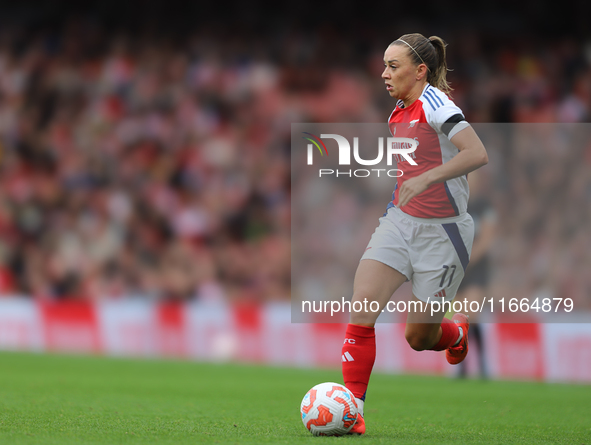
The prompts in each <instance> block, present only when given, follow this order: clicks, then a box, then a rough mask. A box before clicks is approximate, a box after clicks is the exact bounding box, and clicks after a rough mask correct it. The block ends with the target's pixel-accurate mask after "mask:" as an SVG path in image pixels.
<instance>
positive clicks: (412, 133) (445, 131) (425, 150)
mask: <svg viewBox="0 0 591 445" xmlns="http://www.w3.org/2000/svg"><path fill="white" fill-rule="evenodd" d="M388 126H389V127H390V132H391V133H392V135H393V136H395V137H407V138H412V139H415V140H416V141H417V143H418V146H417V149H416V150H415V152H414V153H412V154H411V155H410V156H411V157H413V158H414V161H415V162H416V163H417V165H411V164H410V163H409V162H408V161H407V160H405V159H404V158H402V157H397V161H398V162H397V167H396V168H398V169H399V170H401V171H402V172H403V175H402V176H400V177H399V178H398V182H397V184H396V188H395V189H394V193H393V194H392V202H391V203H390V205H389V207H391V206H392V205H398V192H399V190H400V187H401V186H402V184H404V181H406V180H407V179H409V178H414V177H415V176H418V175H420V174H421V173H424V172H426V171H427V170H431V169H432V168H435V167H437V166H439V165H442V164H444V163H445V162H447V161H449V160H450V159H451V158H453V157H454V156H455V155H456V154H457V153H458V152H459V151H458V149H457V147H456V146H455V145H453V144H452V143H451V142H450V139H451V138H452V137H453V136H454V135H455V134H456V133H458V132H459V131H460V130H462V129H464V128H466V127H467V126H468V123H467V122H466V121H465V119H464V116H463V114H462V111H461V110H460V109H459V108H458V107H457V106H456V105H455V104H454V103H453V102H452V101H451V100H450V99H449V98H448V97H447V96H446V95H445V93H443V92H442V91H441V90H439V89H437V88H435V87H433V86H431V85H430V84H427V85H426V86H425V88H424V89H423V92H422V94H421V96H420V97H419V98H418V99H417V100H416V101H415V102H413V103H412V104H411V105H410V106H409V107H407V108H405V107H404V104H403V102H402V101H401V100H399V101H398V102H397V104H396V108H395V109H394V111H393V112H392V114H391V115H390V119H389V120H388ZM467 206H468V181H467V179H466V177H465V176H461V177H458V178H453V179H449V180H447V181H445V182H441V183H438V184H433V185H431V186H430V187H429V188H428V189H427V190H425V191H424V192H423V193H421V194H420V195H418V196H415V197H414V198H413V199H411V200H410V202H409V203H408V204H407V205H405V206H404V207H403V208H401V210H402V211H403V212H405V213H407V214H409V215H411V216H416V217H418V218H447V217H451V216H457V215H461V214H463V213H465V212H466V208H467Z"/></svg>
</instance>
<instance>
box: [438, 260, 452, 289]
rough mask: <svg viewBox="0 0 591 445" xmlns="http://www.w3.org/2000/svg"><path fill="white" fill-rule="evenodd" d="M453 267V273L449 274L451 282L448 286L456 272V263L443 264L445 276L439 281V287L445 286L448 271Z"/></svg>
mask: <svg viewBox="0 0 591 445" xmlns="http://www.w3.org/2000/svg"><path fill="white" fill-rule="evenodd" d="M450 269H451V275H450V276H449V282H448V283H447V287H449V286H451V282H452V281H453V279H454V273H456V265H455V264H452V265H451V267H450V266H448V265H447V264H444V265H443V276H442V277H441V281H440V282H439V287H443V283H445V277H446V276H447V272H449V270H450Z"/></svg>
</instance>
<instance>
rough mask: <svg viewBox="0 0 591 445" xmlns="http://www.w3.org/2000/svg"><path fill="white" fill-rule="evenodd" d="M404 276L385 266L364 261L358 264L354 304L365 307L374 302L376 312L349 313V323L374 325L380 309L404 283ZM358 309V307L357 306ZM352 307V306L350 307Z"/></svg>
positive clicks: (369, 260) (378, 262)
mask: <svg viewBox="0 0 591 445" xmlns="http://www.w3.org/2000/svg"><path fill="white" fill-rule="evenodd" d="M405 281H407V278H406V276H405V275H403V274H402V273H400V272H399V271H397V270H396V269H394V268H392V267H390V266H387V265H386V264H384V263H382V262H380V261H376V260H371V259H364V260H361V261H360V262H359V266H358V267H357V272H356V273H355V281H354V283H353V299H352V300H351V302H352V304H354V303H355V302H361V303H364V302H365V301H366V302H367V304H362V307H366V306H367V305H369V303H371V302H373V301H376V302H378V305H379V310H378V311H375V312H373V311H367V312H366V311H354V310H352V311H351V322H352V323H355V324H371V323H375V321H376V319H377V317H378V316H379V314H380V313H381V311H382V309H384V307H385V306H386V304H387V303H388V301H389V300H390V297H391V296H392V294H393V293H394V292H395V291H396V290H397V289H398V288H399V287H400V286H401V285H402V284H403V283H404V282H405ZM357 306H358V307H359V305H357ZM352 307H354V306H352Z"/></svg>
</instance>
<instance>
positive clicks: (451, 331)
mask: <svg viewBox="0 0 591 445" xmlns="http://www.w3.org/2000/svg"><path fill="white" fill-rule="evenodd" d="M459 336H460V330H459V328H458V325H457V324H455V323H454V322H453V321H451V320H450V319H449V318H443V321H442V322H441V338H440V339H439V342H438V343H437V344H436V345H435V346H433V347H432V348H431V351H443V350H445V349H447V348H449V347H450V346H453V344H454V343H455V342H457V341H458V337H459ZM345 386H347V385H345Z"/></svg>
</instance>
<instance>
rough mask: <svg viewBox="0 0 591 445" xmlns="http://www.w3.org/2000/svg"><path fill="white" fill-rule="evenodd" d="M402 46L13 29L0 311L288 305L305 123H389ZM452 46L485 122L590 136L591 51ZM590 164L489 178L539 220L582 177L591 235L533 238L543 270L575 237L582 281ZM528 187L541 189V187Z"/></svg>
mask: <svg viewBox="0 0 591 445" xmlns="http://www.w3.org/2000/svg"><path fill="white" fill-rule="evenodd" d="M398 34H400V33H398V32H396V31H392V34H391V35H389V36H388V37H386V40H384V39H383V38H382V37H383V36H379V37H380V38H374V39H373V40H369V42H370V43H368V44H366V45H364V46H363V47H362V48H359V46H356V45H355V43H356V42H355V36H354V35H350V34H348V35H345V34H344V33H336V32H335V31H334V30H331V29H328V30H325V32H318V33H316V34H310V33H309V32H308V31H307V30H303V29H302V30H298V29H297V28H291V29H289V30H287V31H283V32H281V33H280V34H278V35H277V37H276V38H275V36H268V37H269V38H266V37H265V36H262V37H261V36H256V35H246V36H242V35H227V34H223V35H218V34H216V31H215V29H213V28H211V27H210V28H203V29H200V28H199V27H198V28H197V30H196V31H194V32H193V33H190V34H189V35H187V36H184V37H183V38H182V39H177V38H170V37H169V36H167V35H161V34H142V35H134V34H133V33H126V32H113V31H112V30H107V29H105V28H102V27H101V26H100V25H98V24H92V25H89V24H88V23H85V22H76V21H73V22H71V23H68V24H67V25H65V26H64V27H63V29H61V30H60V32H59V33H55V32H36V33H27V32H26V30H23V29H21V28H14V29H11V28H4V29H3V31H2V32H0V143H1V146H0V150H1V164H0V294H1V295H14V294H22V295H31V296H33V297H34V298H39V299H62V298H74V299H104V298H122V297H129V296H137V297H141V298H152V299H175V300H190V299H202V300H216V299H230V300H234V299H254V300H262V301H268V300H288V299H289V298H290V292H291V290H290V221H291V209H290V203H291V201H290V200H291V196H290V195H291V185H290V124H291V123H292V122H383V121H385V120H386V119H387V117H388V115H389V113H390V111H391V109H392V107H393V106H394V102H393V101H392V100H391V98H390V97H389V96H388V95H387V93H386V91H385V89H384V88H383V82H382V81H381V79H380V74H381V71H382V69H383V61H382V55H383V50H384V49H385V47H386V46H387V45H388V44H389V43H390V41H391V40H394V39H395V38H396V37H397V36H398ZM442 37H443V38H444V39H446V40H447V41H448V43H449V47H448V51H449V66H450V67H451V68H453V69H454V71H453V72H450V75H449V79H450V80H451V83H452V87H453V88H454V89H455V90H454V92H453V97H454V100H455V101H456V103H457V104H458V105H459V106H460V107H461V108H462V109H463V110H464V111H465V113H466V117H467V118H468V120H469V121H471V122H475V123H476V122H517V123H523V122H568V123H570V122H588V121H589V119H590V117H591V42H584V41H577V40H573V39H566V38H565V39H563V40H558V41H556V42H554V43H552V44H548V45H545V46H539V45H538V46H532V45H531V44H530V42H529V41H528V40H527V39H524V41H523V42H513V44H511V45H508V44H504V45H503V44H499V46H496V47H495V46H493V47H491V46H490V42H487V41H481V40H479V36H478V35H477V34H474V33H473V34H466V33H465V32H456V33H454V31H453V30H450V32H449V33H448V34H443V33H442ZM590 153H591V148H589V149H588V150H587V152H586V154H587V156H586V157H585V158H584V159H575V158H573V157H572V156H571V157H569V153H560V156H558V157H557V158H556V159H555V163H554V164H553V165H554V168H553V169H550V170H549V171H548V172H546V169H544V168H541V167H540V168H538V169H536V166H531V165H530V163H531V162H530V161H531V158H530V157H528V156H516V155H514V156H511V154H510V153H507V152H504V151H502V150H501V151H499V153H497V154H493V155H492V157H493V158H494V157H495V156H496V157H498V158H499V157H500V158H501V162H508V161H507V159H509V158H510V159H511V162H512V164H511V165H512V172H513V173H510V172H506V171H504V170H502V169H499V170H498V171H493V172H491V173H490V175H489V176H490V183H491V184H495V183H497V179H499V180H500V179H501V177H504V178H505V179H503V180H500V181H499V183H501V182H502V184H503V187H501V188H499V189H498V190H496V191H495V193H496V194H495V196H494V198H495V202H498V203H503V202H505V205H508V206H509V210H510V205H511V200H510V199H508V197H511V196H515V194H520V193H522V194H523V195H520V196H523V197H528V196H533V197H535V198H532V203H534V204H535V205H542V208H538V207H536V208H534V209H533V210H531V212H530V213H529V214H528V215H529V218H530V219H532V220H536V219H537V218H543V211H544V210H545V209H546V206H547V205H548V200H550V199H551V197H552V196H554V197H556V196H555V194H554V195H552V193H551V191H552V190H548V194H546V192H545V191H544V190H545V188H550V189H552V188H553V187H556V190H564V189H563V188H561V187H562V186H563V185H564V181H563V182H561V178H563V176H567V177H568V176H569V175H562V176H561V175H559V176H560V177H558V178H557V177H556V174H558V173H557V171H560V169H561V168H563V167H569V168H570V166H572V167H573V168H575V170H573V171H572V173H571V174H570V176H571V177H572V180H571V181H570V182H568V187H571V189H572V192H573V195H572V199H573V200H574V201H571V205H570V206H568V208H569V209H571V210H570V211H571V213H572V212H574V213H573V214H569V218H570V219H568V221H571V222H572V223H573V224H574V225H575V226H577V227H578V228H576V230H574V231H572V232H571V231H564V230H563V228H562V226H561V224H562V220H561V219H560V218H559V217H557V218H556V219H551V220H549V221H547V222H545V223H543V224H542V223H540V224H542V225H544V224H545V225H548V226H550V227H549V228H548V230H554V232H552V233H555V234H556V236H557V237H558V238H556V239H554V240H553V241H552V242H550V241H549V240H548V239H545V238H544V237H541V236H539V237H538V238H535V240H534V241H535V246H536V252H537V253H536V258H538V260H537V261H538V262H540V261H542V260H540V259H539V258H540V257H539V255H538V253H540V252H541V251H544V250H547V251H548V255H550V256H551V257H552V255H553V253H552V249H553V248H554V247H555V245H556V244H559V245H561V243H562V238H561V236H565V237H568V246H570V247H568V249H570V250H567V251H565V252H562V255H563V256H564V255H566V256H567V257H569V258H571V256H572V259H571V260H569V261H572V263H573V267H574V269H573V271H574V270H576V269H577V267H578V266H577V265H581V264H582V263H580V262H577V261H578V260H577V258H578V257H577V255H579V256H585V255H586V256H587V257H588V255H589V254H588V252H589V251H591V246H590V243H589V234H588V231H586V230H585V228H588V226H589V225H588V222H589V216H590V215H589V209H590V208H591V206H590V205H589V203H590V201H591V188H590V187H591V180H590V178H589V171H591V165H590V163H591V154H590ZM579 154H580V153H579ZM545 159H547V158H545ZM539 161H540V162H542V161H543V160H539ZM523 171H528V172H530V173H531V174H532V175H535V174H536V173H539V174H540V175H543V176H538V177H537V178H538V179H537V180H536V181H538V182H539V183H538V182H536V181H529V180H528V178H527V177H524V175H523V173H522V172H523ZM495 175H497V176H495ZM509 177H510V178H509ZM511 178H513V179H511ZM519 178H521V179H519ZM538 186H539V187H538ZM571 189H569V190H571ZM542 193H544V195H541V194H542ZM560 196H562V195H560ZM565 196H566V195H565ZM541 198H543V199H541ZM385 199H387V197H385ZM504 200H505V201H504ZM534 204H532V205H534ZM351 205H353V204H351ZM385 205H386V202H384V207H385ZM577 211H580V212H581V215H582V214H584V218H586V219H584V220H582V221H586V222H585V223H584V224H586V225H579V226H578V224H579V220H578V219H577V218H579V217H582V216H581V215H580V214H579V213H577ZM352 214H355V212H354V211H353V212H352ZM500 214H501V219H500V230H499V233H500V234H502V235H503V236H504V235H507V238H506V239H507V240H511V239H520V237H521V236H522V235H525V234H526V233H529V234H531V227H530V226H529V225H528V224H527V221H525V222H524V223H523V224H518V222H519V221H520V220H519V219H515V218H513V217H512V215H511V214H510V212H509V211H508V209H504V210H503V209H501V212H500ZM379 216H381V215H378V214H377V215H375V220H376V221H377V218H378V217H379ZM528 221H529V220H528ZM554 226H558V227H554ZM540 230H541V229H540ZM567 232H568V233H567ZM540 233H544V232H543V231H541V232H540V231H538V232H536V234H538V235H539V234H540ZM522 239H524V240H525V239H526V238H522ZM565 239H567V238H565ZM524 242H525V241H524ZM532 242H533V241H532ZM530 245H531V244H528V246H530ZM513 246H515V244H513ZM584 246H587V247H586V250H583V247H584ZM360 254H361V253H359V255H360ZM532 255H533V253H532ZM511 258H513V257H511ZM552 258H553V257H552ZM513 259H515V258H513ZM503 261H504V259H503V256H502V255H496V256H495V267H496V268H498V270H499V271H500V272H499V274H500V276H502V271H503V270H512V269H511V268H514V267H515V264H514V263H512V262H510V261H508V260H507V262H505V263H504V262H503ZM516 261H517V260H516ZM534 263H535V261H534ZM561 264H562V265H563V267H567V266H566V264H567V263H564V262H561ZM531 267H539V266H536V264H533V265H532V266H531ZM580 267H582V265H581V266H580ZM541 270H546V269H543V268H542V269H541ZM572 273H574V272H572ZM580 273H581V274H582V275H584V273H583V271H581V272H580ZM534 275H535V277H534ZM534 275H532V277H534V278H535V279H536V280H540V279H543V278H544V277H543V276H542V277H540V276H539V273H538V274H537V275H536V274H534ZM542 275H543V274H542ZM534 278H532V280H533V279H534ZM586 285H588V286H590V288H589V289H588V291H589V292H588V293H587V295H589V293H591V283H589V280H587V282H586ZM573 292H574V291H573ZM577 292H583V289H582V288H581V289H579V290H577Z"/></svg>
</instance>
